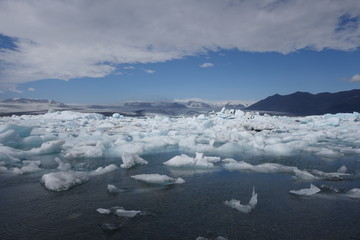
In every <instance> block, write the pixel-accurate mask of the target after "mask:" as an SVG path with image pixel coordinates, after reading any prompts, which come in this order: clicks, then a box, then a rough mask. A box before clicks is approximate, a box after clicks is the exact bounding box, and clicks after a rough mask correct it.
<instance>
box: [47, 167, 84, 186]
mask: <svg viewBox="0 0 360 240" xmlns="http://www.w3.org/2000/svg"><path fill="white" fill-rule="evenodd" d="M88 180H89V176H88V174H86V173H84V172H72V171H70V172H53V173H48V174H45V175H43V176H42V178H41V181H42V182H43V183H44V185H45V187H46V188H47V189H49V190H52V191H64V190H68V189H69V188H71V187H74V186H76V185H79V184H82V183H84V182H87V181H88Z"/></svg>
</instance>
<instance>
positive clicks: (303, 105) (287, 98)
mask: <svg viewBox="0 0 360 240" xmlns="http://www.w3.org/2000/svg"><path fill="white" fill-rule="evenodd" d="M246 110H260V111H271V112H283V113H290V114H295V115H321V114H326V113H352V112H360V89H354V90H350V91H343V92H337V93H328V92H326V93H319V94H311V93H308V92H295V93H293V94H289V95H279V94H275V95H273V96H270V97H267V98H266V99H263V100H261V101H259V102H256V103H255V104H253V105H251V106H250V107H248V108H246Z"/></svg>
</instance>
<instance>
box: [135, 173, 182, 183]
mask: <svg viewBox="0 0 360 240" xmlns="http://www.w3.org/2000/svg"><path fill="white" fill-rule="evenodd" d="M131 177H132V178H134V179H136V180H139V181H143V182H146V183H151V184H159V185H169V184H182V183H184V182H185V180H184V179H182V178H172V177H169V176H166V175H160V174H139V175H134V176H131Z"/></svg>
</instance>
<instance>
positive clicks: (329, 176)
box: [312, 170, 350, 181]
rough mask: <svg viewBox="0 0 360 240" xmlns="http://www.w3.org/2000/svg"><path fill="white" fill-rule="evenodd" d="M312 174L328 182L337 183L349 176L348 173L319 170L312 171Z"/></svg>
mask: <svg viewBox="0 0 360 240" xmlns="http://www.w3.org/2000/svg"><path fill="white" fill-rule="evenodd" d="M312 173H313V174H315V175H317V176H318V177H320V178H321V179H324V180H328V181H339V180H343V179H344V177H346V176H349V175H350V174H348V173H341V172H330V173H327V172H323V171H320V170H312Z"/></svg>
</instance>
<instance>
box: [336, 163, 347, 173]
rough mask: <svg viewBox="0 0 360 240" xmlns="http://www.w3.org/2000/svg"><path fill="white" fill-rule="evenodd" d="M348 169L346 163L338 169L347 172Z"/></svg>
mask: <svg viewBox="0 0 360 240" xmlns="http://www.w3.org/2000/svg"><path fill="white" fill-rule="evenodd" d="M347 171H348V169H347V167H346V166H345V165H342V166H341V167H340V168H339V169H338V173H347Z"/></svg>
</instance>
